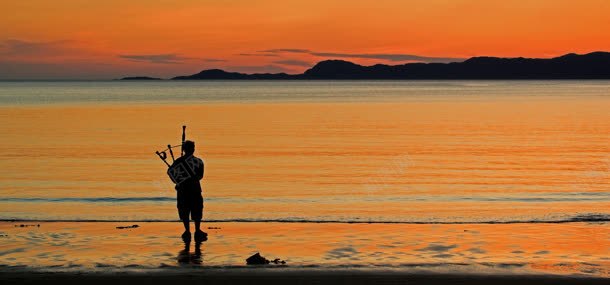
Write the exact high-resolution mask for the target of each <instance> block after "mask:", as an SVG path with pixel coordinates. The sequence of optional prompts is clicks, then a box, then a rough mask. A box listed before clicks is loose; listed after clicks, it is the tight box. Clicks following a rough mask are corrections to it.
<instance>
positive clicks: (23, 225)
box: [15, 224, 40, 228]
mask: <svg viewBox="0 0 610 285" xmlns="http://www.w3.org/2000/svg"><path fill="white" fill-rule="evenodd" d="M15 227H16V228H17V227H19V228H28V227H39V228H40V224H38V225H26V224H20V225H15Z"/></svg>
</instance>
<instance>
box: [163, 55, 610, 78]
mask: <svg viewBox="0 0 610 285" xmlns="http://www.w3.org/2000/svg"><path fill="white" fill-rule="evenodd" d="M172 79H174V80H218V79H223V80H235V79H237V80H250V79H265V80H274V79H307V80H313V79H610V53H608V52H593V53H588V54H583V55H578V54H573V53H571V54H566V55H563V56H560V57H555V58H523V57H518V58H499V57H473V58H470V59H468V60H466V61H463V62H452V63H407V64H401V65H385V64H376V65H372V66H362V65H358V64H355V63H352V62H349V61H343V60H325V61H321V62H319V63H318V64H316V65H315V66H313V67H312V68H310V69H308V70H307V71H305V72H304V73H302V74H286V73H259V74H245V73H238V72H227V71H224V70H220V69H210V70H203V71H201V72H199V73H197V74H193V75H186V76H177V77H174V78H172Z"/></svg>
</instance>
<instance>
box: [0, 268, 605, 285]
mask: <svg viewBox="0 0 610 285" xmlns="http://www.w3.org/2000/svg"><path fill="white" fill-rule="evenodd" d="M0 281H2V284H40V283H43V282H44V283H48V282H51V283H52V284H134V283H142V284H176V283H178V284H192V283H203V284H352V285H357V284H473V285H474V284H495V285H503V284H591V285H593V284H609V283H610V280H609V279H606V278H596V277H582V276H579V277H574V276H554V275H477V274H429V273H428V274H423V273H419V274H415V273H404V272H384V271H355V270H340V271H337V270H333V271H319V270H311V269H300V270H291V271H280V270H259V269H253V270H235V269H233V270H206V271H204V272H196V273H195V272H163V273H151V272H145V273H124V272H123V273H118V274H117V273H113V274H108V273H93V274H80V273H69V272H68V273H67V272H62V273H48V272H45V273H40V272H35V273H34V272H14V271H11V272H6V271H4V272H3V271H0Z"/></svg>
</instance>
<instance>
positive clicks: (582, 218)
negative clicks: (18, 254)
mask: <svg viewBox="0 0 610 285" xmlns="http://www.w3.org/2000/svg"><path fill="white" fill-rule="evenodd" d="M0 222H141V223H148V222H179V220H174V219H132V220H129V219H115V220H112V219H0ZM205 222H207V223H311V224H331V223H335V224H421V225H427V224H441V225H442V224H446V225H454V224H455V225H462V224H562V223H583V222H603V223H605V222H610V214H601V213H586V214H578V215H575V216H569V217H565V218H556V219H529V220H483V221H477V220H472V221H399V220H357V219H355V220H333V219H329V220H321V219H319V220H318V219H300V218H279V219H257V218H252V219H208V220H205Z"/></svg>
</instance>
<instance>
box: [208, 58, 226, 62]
mask: <svg viewBox="0 0 610 285" xmlns="http://www.w3.org/2000/svg"><path fill="white" fill-rule="evenodd" d="M203 61H205V62H226V61H227V60H226V59H220V58H204V59H203Z"/></svg>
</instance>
